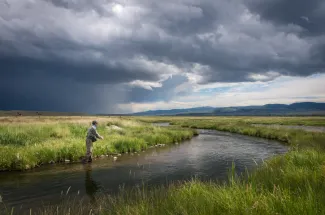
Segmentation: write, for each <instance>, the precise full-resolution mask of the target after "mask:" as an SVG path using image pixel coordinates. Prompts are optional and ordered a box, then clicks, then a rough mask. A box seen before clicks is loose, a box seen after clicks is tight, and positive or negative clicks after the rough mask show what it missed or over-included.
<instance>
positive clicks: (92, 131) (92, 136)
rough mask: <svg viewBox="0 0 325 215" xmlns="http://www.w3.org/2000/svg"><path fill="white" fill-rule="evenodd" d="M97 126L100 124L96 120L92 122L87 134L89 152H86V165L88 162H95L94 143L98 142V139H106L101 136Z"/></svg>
mask: <svg viewBox="0 0 325 215" xmlns="http://www.w3.org/2000/svg"><path fill="white" fill-rule="evenodd" d="M97 125H98V122H97V121H96V120H94V121H93V122H92V125H91V127H90V128H89V129H88V133H87V137H86V148H87V152H86V157H85V159H84V163H87V162H92V160H93V157H92V156H93V142H95V141H97V138H99V139H104V137H102V136H100V135H99V134H98V133H97Z"/></svg>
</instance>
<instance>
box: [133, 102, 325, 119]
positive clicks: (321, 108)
mask: <svg viewBox="0 0 325 215" xmlns="http://www.w3.org/2000/svg"><path fill="white" fill-rule="evenodd" d="M132 115H134V116H162V115H165V116H270V115H277V116H278V115H325V103H315V102H300V103H293V104H290V105H286V104H266V105H261V106H234V107H219V108H214V107H197V108H188V109H171V110H154V111H145V112H139V113H134V114H132Z"/></svg>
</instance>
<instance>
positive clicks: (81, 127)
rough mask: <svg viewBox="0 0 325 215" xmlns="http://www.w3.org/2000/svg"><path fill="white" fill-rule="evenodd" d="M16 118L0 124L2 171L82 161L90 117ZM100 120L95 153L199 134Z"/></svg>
mask: <svg viewBox="0 0 325 215" xmlns="http://www.w3.org/2000/svg"><path fill="white" fill-rule="evenodd" d="M14 120H16V121H14ZM17 120H18V119H10V118H9V119H8V118H7V119H6V120H5V121H4V122H3V123H2V124H1V125H0V133H1V136H0V154H1V157H0V171H13V170H26V169H31V168H35V167H38V166H40V165H48V164H51V163H71V162H80V159H81V158H82V156H84V154H85V150H86V149H85V135H86V132H87V128H88V127H89V126H90V122H91V121H92V119H91V118H86V117H83V118H80V117H79V118H78V117H70V118H69V117H66V118H64V119H63V118H62V119H61V120H60V121H59V120H58V119H57V118H55V117H52V118H51V117H48V118H41V119H39V118H38V117H34V118H33V117H26V118H25V119H24V118H19V121H18V122H17ZM8 121H9V122H13V123H9V122H8ZM62 121H63V122H62ZM99 122H100V125H99V127H98V132H99V133H100V134H101V135H102V136H103V137H104V140H98V141H97V142H95V143H94V148H93V155H94V156H95V157H97V156H105V157H109V155H110V154H117V153H127V152H139V151H142V150H146V149H147V148H148V147H153V146H155V145H157V144H174V143H176V142H181V141H183V140H187V139H190V138H191V137H192V136H193V135H195V134H196V132H195V131H194V130H192V129H181V128H173V129H171V128H160V127H156V126H152V125H148V124H144V123H141V122H134V121H130V120H125V119H119V118H101V119H99ZM111 159H112V158H111Z"/></svg>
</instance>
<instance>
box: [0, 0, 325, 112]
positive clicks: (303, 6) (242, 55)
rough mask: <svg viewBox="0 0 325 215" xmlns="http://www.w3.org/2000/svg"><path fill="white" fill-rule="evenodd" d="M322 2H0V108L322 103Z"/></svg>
mask: <svg viewBox="0 0 325 215" xmlns="http://www.w3.org/2000/svg"><path fill="white" fill-rule="evenodd" d="M324 23H325V1H324V0H309V1H306V0H295V1H292V0H264V1H260V0H229V1H225V0H200V1H198V0H178V1H175V0H164V1H156V0H116V1H108V0H92V1H89V0H0V109H2V110H43V111H44V110H47V111H73V112H89V113H128V112H136V111H145V110H149V109H150V110H153V109H170V108H187V107H196V106H207V105H209V106H216V107H220V106H234V105H236V106H237V105H251V104H254V105H256V104H266V103H286V104H287V103H292V102H300V101H317V102H325V74H324V72H325V25H324Z"/></svg>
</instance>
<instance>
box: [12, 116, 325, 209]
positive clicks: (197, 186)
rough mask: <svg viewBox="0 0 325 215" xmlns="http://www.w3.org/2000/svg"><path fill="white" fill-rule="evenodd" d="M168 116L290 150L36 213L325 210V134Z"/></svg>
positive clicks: (239, 120) (184, 123)
mask: <svg viewBox="0 0 325 215" xmlns="http://www.w3.org/2000/svg"><path fill="white" fill-rule="evenodd" d="M136 119H137V120H141V121H149V120H148V118H144V119H141V118H136ZM168 119H170V120H169V121H171V122H172V123H173V124H175V125H178V126H183V127H192V128H193V127H196V128H209V129H217V130H222V131H228V132H234V133H240V134H245V135H251V136H257V137H263V138H269V139H274V140H279V141H281V142H282V143H284V144H287V145H289V146H290V151H289V152H288V153H287V154H285V155H278V156H275V157H273V158H272V159H269V160H267V161H266V162H265V163H264V164H263V165H261V166H259V167H258V168H257V169H256V170H255V171H253V172H247V173H246V174H244V175H241V176H238V175H236V174H235V171H234V168H235V167H233V168H232V169H230V174H229V180H228V181H226V182H224V183H220V182H214V181H211V182H202V181H200V180H199V179H193V180H191V181H186V182H183V183H172V184H170V185H169V186H168V187H163V186H160V187H156V188H153V189H152V188H148V187H146V186H144V187H141V188H137V189H134V190H126V191H121V193H120V194H119V195H118V196H117V197H109V196H102V197H100V198H99V199H98V201H97V203H96V204H88V203H81V202H80V201H75V202H73V201H70V200H67V201H64V202H63V203H62V204H61V205H58V206H52V207H43V208H40V209H39V210H38V211H34V212H36V213H35V214H44V215H45V214H47V215H48V214H57V213H58V214H68V212H70V214H91V213H93V214H130V215H131V214H132V215H133V214H135V215H137V214H148V215H149V214H161V215H165V214H182V215H183V214H184V215H191V214H193V215H194V214H195V215H196V214H202V215H205V214H263V215H264V214H272V215H273V214H293V215H295V214H325V204H324V202H325V147H324V145H325V134H324V133H316V132H315V133H314V132H306V131H297V130H290V129H274V128H264V127H263V128H260V127H254V126H251V125H250V122H248V121H247V120H243V119H242V118H219V117H215V118H195V119H189V118H185V117H184V118H180V117H175V118H168ZM159 120H161V119H160V118H159ZM253 120H257V119H253ZM269 120H272V119H269ZM150 121H151V122H152V121H154V118H151V119H150ZM311 121H312V120H311ZM320 124H322V123H320ZM175 128H176V127H174V128H173V130H174V129H175ZM140 131H141V130H140ZM129 132H131V131H129ZM137 132H139V130H137ZM137 132H134V133H133V134H132V135H136V134H137ZM166 132H167V131H166ZM131 133H132V132H131ZM129 135H131V134H129ZM134 137H135V136H134ZM9 212H10V211H9ZM33 214H34V213H33Z"/></svg>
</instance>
